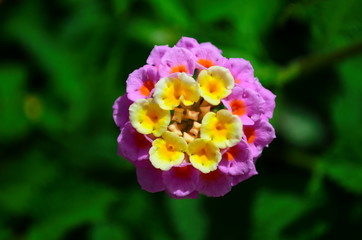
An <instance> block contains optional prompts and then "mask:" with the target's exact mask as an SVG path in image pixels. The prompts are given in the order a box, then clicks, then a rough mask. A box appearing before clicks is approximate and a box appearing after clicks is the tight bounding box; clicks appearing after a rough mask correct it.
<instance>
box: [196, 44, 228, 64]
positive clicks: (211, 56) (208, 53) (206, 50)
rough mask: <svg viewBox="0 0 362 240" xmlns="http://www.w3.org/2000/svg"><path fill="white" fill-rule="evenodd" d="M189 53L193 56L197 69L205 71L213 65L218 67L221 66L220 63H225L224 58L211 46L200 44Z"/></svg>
mask: <svg viewBox="0 0 362 240" xmlns="http://www.w3.org/2000/svg"><path fill="white" fill-rule="evenodd" d="M191 51H192V53H193V54H194V55H195V58H196V62H197V64H196V66H197V68H198V69H205V68H209V67H211V66H214V65H219V66H220V65H222V64H220V62H225V61H227V60H226V58H224V57H223V56H222V55H221V54H220V50H219V49H217V48H216V47H215V46H213V45H212V44H204V45H202V44H200V46H199V47H195V48H193V49H192V50H191Z"/></svg>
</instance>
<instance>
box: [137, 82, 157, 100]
mask: <svg viewBox="0 0 362 240" xmlns="http://www.w3.org/2000/svg"><path fill="white" fill-rule="evenodd" d="M154 87H155V84H154V83H153V82H152V81H150V80H147V81H146V82H145V83H144V84H143V85H142V86H141V88H140V93H141V94H142V95H143V96H145V97H148V96H149V95H150V92H151V91H152V89H153V88H154Z"/></svg>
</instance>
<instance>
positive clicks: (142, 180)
mask: <svg viewBox="0 0 362 240" xmlns="http://www.w3.org/2000/svg"><path fill="white" fill-rule="evenodd" d="M136 173H137V180H138V183H139V184H140V185H141V187H142V189H143V190H146V191H148V192H151V193H154V192H160V191H163V190H165V185H164V184H163V181H162V171H161V170H159V169H156V168H154V167H153V166H152V165H151V164H150V163H148V165H147V166H142V167H136Z"/></svg>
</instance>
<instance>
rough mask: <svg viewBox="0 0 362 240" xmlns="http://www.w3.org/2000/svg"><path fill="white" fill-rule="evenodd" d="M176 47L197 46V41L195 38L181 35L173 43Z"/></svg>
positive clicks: (189, 47)
mask: <svg viewBox="0 0 362 240" xmlns="http://www.w3.org/2000/svg"><path fill="white" fill-rule="evenodd" d="M175 46H176V47H182V48H186V49H189V50H191V49H193V48H195V47H198V46H199V43H198V42H197V40H196V39H194V38H190V37H182V38H181V39H180V40H179V41H178V42H177V43H176V45H175Z"/></svg>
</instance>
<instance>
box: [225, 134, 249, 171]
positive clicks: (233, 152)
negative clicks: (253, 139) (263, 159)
mask: <svg viewBox="0 0 362 240" xmlns="http://www.w3.org/2000/svg"><path fill="white" fill-rule="evenodd" d="M252 168H254V162H253V156H252V154H251V150H250V148H249V146H248V144H247V143H246V142H245V141H243V140H242V141H240V142H239V143H238V144H237V145H235V146H234V147H231V148H229V149H228V150H227V151H226V152H225V153H224V154H223V156H222V159H221V162H220V163H219V169H220V171H221V172H223V173H225V174H229V175H243V174H246V173H247V172H249V171H250V169H252Z"/></svg>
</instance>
